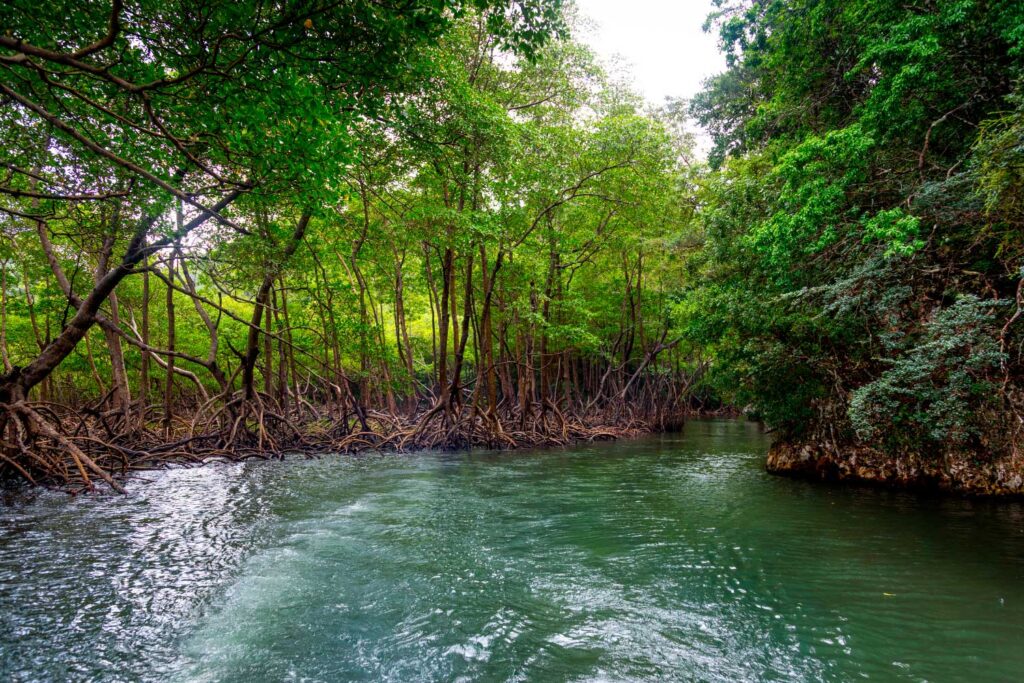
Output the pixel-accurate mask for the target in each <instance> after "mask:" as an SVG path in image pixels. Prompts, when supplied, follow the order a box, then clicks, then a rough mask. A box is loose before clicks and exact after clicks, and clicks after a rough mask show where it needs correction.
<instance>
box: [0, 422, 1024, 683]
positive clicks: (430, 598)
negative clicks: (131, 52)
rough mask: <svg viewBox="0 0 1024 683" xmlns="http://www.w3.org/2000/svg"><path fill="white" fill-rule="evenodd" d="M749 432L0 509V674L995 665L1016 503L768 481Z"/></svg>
mask: <svg viewBox="0 0 1024 683" xmlns="http://www.w3.org/2000/svg"><path fill="white" fill-rule="evenodd" d="M767 446H768V440H767V437H765V436H764V435H763V434H761V433H760V432H759V431H758V429H757V428H756V427H755V426H753V425H750V424H745V423H740V422H699V423H697V422H695V423H691V424H690V425H688V427H687V429H686V431H685V433H684V434H682V435H676V436H672V437H665V438H651V439H644V440H640V441H629V442H620V443H614V444H604V445H598V446H590V447H580V448H575V449H569V450H563V451H535V452H521V453H514V454H508V453H503V454H470V455H465V454H460V455H451V454H449V455H436V454H425V455H404V456H397V455H382V456H374V457H361V458H357V459H352V458H327V459H324V460H319V461H300V460H297V461H294V462H284V463H281V462H276V463H248V464H242V465H225V466H211V467H206V468H200V469H191V470H176V471H170V472H163V473H151V474H149V475H147V478H148V479H150V480H151V481H150V483H147V484H142V483H135V484H134V485H133V486H132V487H131V490H132V493H131V495H130V496H128V497H125V498H109V499H102V500H85V499H80V500H69V499H67V498H64V497H61V496H59V495H56V494H45V495H42V496H40V497H39V498H37V499H36V500H34V501H31V502H27V503H26V502H15V503H13V504H9V505H8V506H7V507H5V508H0V680H14V681H29V680H61V681H63V680H167V681H247V682H248V681H346V680H366V681H384V680H387V681H402V682H406V681H456V680H465V681H665V680H679V681H690V680H694V681H743V680H750V681H771V680H778V681H800V680H807V681H818V680H827V681H847V680H859V679H862V678H866V679H870V680H881V681H888V680H909V681H923V680H929V681H961V680H962V681H1014V680H1021V679H1022V677H1024V581H1022V579H1024V507H1022V506H1021V505H1020V504H1018V503H985V502H979V501H973V502H972V501H967V500H959V499H942V498H930V497H923V496H920V495H915V494H899V493H892V492H885V491H877V490H865V489H857V488H850V487H828V486H821V485H813V484H808V483H804V482H799V481H792V480H787V479H782V478H776V477H771V476H769V475H766V474H765V473H764V472H763V470H762V469H761V464H762V459H763V455H764V452H765V450H766V448H767Z"/></svg>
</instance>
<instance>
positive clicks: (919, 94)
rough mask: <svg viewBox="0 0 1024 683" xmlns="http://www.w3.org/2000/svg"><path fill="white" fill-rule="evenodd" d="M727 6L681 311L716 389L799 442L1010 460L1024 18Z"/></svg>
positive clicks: (700, 101)
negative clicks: (724, 61) (711, 363)
mask: <svg viewBox="0 0 1024 683" xmlns="http://www.w3.org/2000/svg"><path fill="white" fill-rule="evenodd" d="M717 5H718V6H719V7H720V8H721V9H720V11H719V12H718V13H717V14H716V15H714V16H713V17H712V19H711V23H712V24H714V25H716V26H717V27H718V29H719V31H720V35H721V40H722V44H723V48H724V49H725V51H726V54H727V56H728V64H729V67H728V70H727V71H726V72H725V73H724V74H722V75H721V76H719V77H716V78H714V79H713V80H712V81H710V82H709V84H708V87H707V89H706V90H705V92H704V93H702V94H701V95H700V96H699V97H698V98H697V99H696V101H695V102H694V103H693V106H692V110H693V113H694V115H695V116H696V118H697V119H698V120H700V121H701V122H702V123H703V124H704V125H705V126H706V127H707V128H708V130H709V131H711V132H712V134H713V138H714V149H713V152H712V154H711V162H712V165H713V166H714V167H715V170H714V171H713V172H711V173H709V174H708V176H707V177H706V182H705V183H704V185H703V189H702V195H701V202H702V210H701V215H702V220H701V221H700V222H699V227H698V230H699V232H700V237H701V238H702V239H703V240H704V243H705V246H704V248H703V250H702V251H701V255H700V257H698V258H697V259H695V260H694V261H693V262H692V264H691V265H692V273H691V276H690V278H689V280H688V282H689V292H688V295H687V297H686V300H685V303H684V304H683V305H682V306H681V307H680V309H679V311H680V314H681V316H682V318H683V323H682V324H683V325H684V326H685V328H686V334H687V336H688V338H690V339H692V340H694V341H695V342H696V343H701V344H709V345H710V346H711V347H713V348H714V352H715V356H716V359H717V364H716V367H717V372H716V374H715V378H716V379H715V381H716V382H717V386H718V387H719V388H720V389H721V390H722V391H729V392H730V393H731V394H732V395H733V396H735V398H736V400H737V401H739V402H741V403H750V404H752V406H753V407H754V408H755V409H756V411H758V412H759V413H761V414H762V415H763V416H764V417H765V418H766V419H767V420H768V421H769V422H771V423H772V424H774V425H776V426H778V427H780V428H781V430H782V432H783V433H784V436H786V437H789V438H797V439H810V440H813V439H819V440H821V441H822V442H825V443H837V442H838V443H840V444H841V443H844V442H845V443H849V442H860V443H867V444H871V445H874V446H882V447H884V448H885V449H887V450H889V451H891V452H905V451H908V450H913V451H916V452H932V453H935V454H936V455H937V454H938V453H940V452H941V450H942V448H944V447H956V446H961V447H968V448H972V449H974V450H977V451H979V452H988V453H1000V452H1001V453H1007V452H1010V451H1013V449H1015V448H1018V447H1019V444H1020V443H1021V439H1020V434H1021V428H1022V426H1024V421H1022V417H1021V416H1022V415H1024V396H1022V383H1024V363H1022V356H1021V353H1022V343H1024V324H1022V323H1021V320H1020V318H1021V311H1022V307H1024V301H1022V292H1021V278H1022V275H1024V212H1022V208H1021V207H1022V204H1021V200H1022V197H1024V194H1022V193H1024V175H1022V168H1024V167H1022V165H1021V162H1022V160H1024V156H1022V154H1024V124H1022V122H1024V99H1022V92H1021V82H1022V81H1021V79H1022V78H1024V4H1022V3H1020V2H1018V1H1016V0H939V1H937V2H935V1H931V0H926V1H922V2H896V1H894V0H852V1H844V2H839V1H838V0H750V1H747V2H742V3H726V2H718V3H717ZM734 387H738V389H737V390H736V391H732V388H734ZM940 447H942V448H940Z"/></svg>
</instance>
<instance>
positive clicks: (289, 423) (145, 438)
mask: <svg viewBox="0 0 1024 683" xmlns="http://www.w3.org/2000/svg"><path fill="white" fill-rule="evenodd" d="M103 403H104V402H103V401H100V402H99V403H98V404H96V405H95V406H91V407H85V408H78V409H74V408H71V407H69V406H64V405H59V404H55V403H46V402H30V401H20V402H17V403H13V404H0V434H2V435H3V440H2V441H0V480H12V479H22V480H24V481H26V482H28V483H29V484H32V485H43V486H47V487H51V488H57V489H60V490H64V491H68V492H71V493H79V492H90V491H95V490H97V489H98V488H99V487H106V488H108V489H111V490H114V491H117V492H119V493H123V492H124V488H123V486H122V484H121V483H120V482H121V481H123V478H124V477H125V476H126V475H127V474H129V473H131V472H133V471H137V470H144V469H154V468H160V467H168V466H193V465H199V464H202V463H206V462H211V461H229V462H238V461H243V460H247V459H254V458H259V459H269V458H281V457H284V456H285V455H300V456H301V455H304V456H309V457H315V456H319V455H324V454H329V453H347V454H352V453H360V452H365V451H399V452H405V451H414V450H427V449H437V450H459V449H470V448H485V449H495V450H500V449H514V448H537V447H552V446H555V447H557V446H567V445H570V444H573V443H580V442H588V441H599V440H612V439H619V438H624V437H630V436H637V435H639V434H643V433H646V432H651V431H661V430H663V429H665V428H666V427H665V418H664V416H662V417H660V418H659V419H653V418H652V417H651V416H647V415H641V414H634V413H633V412H632V411H630V410H629V409H627V408H623V407H621V406H620V407H618V408H616V410H614V411H594V410H591V411H590V412H588V413H586V414H579V413H577V411H575V410H569V409H567V408H566V407H564V406H561V407H560V406H558V405H555V404H554V403H552V402H550V401H547V402H544V403H543V404H538V405H532V406H530V410H528V411H527V412H526V414H525V415H524V414H522V412H520V411H519V410H518V409H516V410H497V411H494V412H490V411H487V410H485V409H481V408H479V407H476V406H473V405H464V406H453V405H451V404H448V405H445V404H439V403H437V402H435V403H433V404H431V405H429V406H428V407H426V408H425V409H421V410H419V411H417V412H416V413H415V414H413V415H411V416H409V415H402V414H393V413H390V412H386V411H379V410H360V409H359V408H358V406H355V405H349V404H345V405H338V404H335V405H326V406H324V407H323V408H321V409H317V408H314V407H313V405H312V404H311V403H310V402H308V401H304V400H301V401H299V400H294V399H293V400H291V401H289V402H288V404H286V405H282V404H281V402H279V401H278V400H277V399H275V398H273V397H271V396H269V395H267V394H263V393H256V394H255V395H252V396H249V397H246V396H244V395H243V394H242V393H241V392H238V393H235V394H231V395H229V396H219V397H215V398H212V399H210V400H208V401H206V402H205V403H203V404H201V405H199V406H198V407H197V408H195V409H194V410H193V411H192V412H191V416H190V417H189V418H185V417H182V416H181V414H178V415H174V416H171V419H169V420H168V419H167V416H165V415H163V414H162V410H161V409H159V408H157V407H153V406H150V407H147V408H146V410H145V411H144V412H143V414H141V415H140V414H139V411H138V410H135V411H132V412H125V411H117V410H112V409H108V410H104V409H103ZM580 412H582V410H581V411H580ZM674 419H677V420H678V421H680V422H681V419H682V418H681V416H680V417H677V418H674Z"/></svg>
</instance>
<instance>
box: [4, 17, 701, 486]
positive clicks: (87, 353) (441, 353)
mask: <svg viewBox="0 0 1024 683" xmlns="http://www.w3.org/2000/svg"><path fill="white" fill-rule="evenodd" d="M37 9H38V8H37V7H36V6H35V5H34V4H33V3H28V2H14V3H8V4H6V5H5V6H4V8H3V9H2V10H0V22H2V25H3V29H4V30H3V31H2V32H0V33H2V34H3V35H0V98H2V102H3V108H2V110H0V120H2V128H0V130H2V150H3V151H2V152H0V153H2V155H3V157H2V164H3V169H4V170H3V176H2V178H0V225H2V228H3V240H2V244H0V249H2V255H0V256H2V260H0V266H2V269H0V275H2V282H0V293H2V295H3V296H2V302H0V304H2V305H0V314H2V319H0V350H2V355H3V362H4V366H5V370H6V374H5V375H4V376H3V378H2V382H0V405H2V406H4V411H5V412H4V413H3V418H2V419H3V423H2V425H0V427H2V429H3V430H4V431H5V433H6V434H7V437H6V438H7V441H6V442H5V446H4V448H6V449H7V450H6V454H7V459H6V461H5V462H6V463H7V465H3V464H0V468H6V469H5V472H6V473H7V474H10V475H14V474H18V475H20V476H23V477H30V478H31V477H33V476H35V477H42V478H44V479H45V478H47V477H54V476H58V475H59V476H58V478H60V476H71V475H74V473H75V472H76V469H77V471H78V475H76V476H77V477H78V478H79V479H82V480H85V482H86V483H87V482H88V475H87V474H86V472H85V469H91V470H92V471H93V473H98V472H99V471H100V470H102V469H104V467H111V466H112V465H111V463H117V464H120V465H123V464H124V463H125V462H134V461H140V460H145V458H146V457H152V456H153V455H154V454H155V453H161V454H166V453H168V452H170V451H168V450H167V449H168V448H171V450H172V451H173V452H174V453H176V455H175V457H182V458H188V459H194V458H196V457H203V456H204V454H205V455H209V454H211V453H212V454H215V455H231V454H238V453H239V452H270V453H273V452H279V451H281V450H287V449H289V448H304V447H307V446H311V445H312V446H316V447H319V448H347V447H350V446H351V447H355V446H381V447H383V446H405V447H409V446H412V445H463V444H467V443H477V442H480V443H487V444H490V445H514V444H515V443H517V442H521V441H526V442H536V441H537V439H538V438H541V437H543V438H550V439H553V440H555V441H556V442H562V441H565V440H568V439H570V438H572V437H573V436H580V435H583V436H589V437H593V436H597V435H600V434H599V432H595V431H593V429H591V431H586V430H587V429H590V428H588V427H586V425H585V424H584V423H585V422H586V423H588V424H593V423H594V422H595V421H596V423H598V424H612V425H615V424H624V425H629V424H631V420H633V418H634V417H636V418H643V419H650V418H653V419H657V420H660V421H665V420H668V419H673V417H672V416H674V415H675V414H676V413H678V411H679V410H681V409H682V408H683V404H684V401H685V391H684V389H685V381H680V378H685V377H687V376H688V374H687V370H688V369H690V367H691V362H690V360H689V356H688V355H687V354H685V353H684V352H683V349H681V348H680V347H679V340H678V338H676V337H673V336H671V335H670V327H671V320H670V316H669V312H670V308H671V306H670V304H671V297H672V295H673V292H675V291H676V290H677V289H678V282H679V281H680V279H681V275H682V271H681V268H682V259H681V258H679V254H680V253H681V246H680V244H678V242H677V240H676V238H675V237H674V236H675V235H677V234H679V233H680V232H681V231H682V226H684V225H685V224H686V223H687V221H688V220H689V219H690V213H691V211H692V207H691V205H690V204H688V203H687V202H686V201H684V200H685V196H686V195H685V194H684V193H683V192H682V191H681V189H682V187H683V184H684V177H685V172H684V166H683V165H682V164H681V159H682V158H683V157H684V156H685V154H686V152H687V150H686V141H685V136H682V135H680V134H679V125H678V123H679V121H678V112H675V114H673V113H672V112H668V111H666V112H660V113H659V112H655V113H648V112H645V111H644V107H643V105H642V104H641V102H640V101H639V99H638V98H636V97H635V96H634V95H632V94H631V93H629V92H628V91H626V90H624V89H623V88H621V87H620V86H618V85H615V84H614V83H611V82H610V81H609V80H608V79H607V78H606V76H605V75H604V74H603V73H602V71H601V69H600V68H599V67H598V65H597V64H596V63H595V62H594V59H593V57H592V56H591V55H590V54H589V52H588V51H587V50H586V49H584V48H583V47H581V46H580V45H579V44H577V43H575V42H574V41H573V40H572V39H571V38H570V37H569V30H568V29H569V28H570V27H571V25H572V23H573V21H574V19H573V16H572V14H571V11H567V10H564V9H563V8H561V6H560V3H559V2H557V1H555V0H514V1H512V2H501V1H490V0H465V1H462V0H453V1H449V2H443V3H442V2H420V1H415V2H413V1H407V0H396V1H395V2H379V1H374V2H369V1H367V2H363V1H362V0H354V1H353V2H344V3H340V4H338V3H319V2H312V1H308V2H307V1H303V2H289V3H284V4H283V5H280V6H278V5H274V6H273V9H271V7H270V6H266V5H264V4H263V3H259V2H251V3H246V2H235V1H232V2H221V1H220V0H206V1H205V2H200V3H191V2H190V3H175V2H170V3H168V2H161V3H152V2H148V1H146V0H140V1H138V2H124V3H122V2H120V1H115V2H113V3H109V2H86V3H74V4H70V3H69V4H67V5H66V6H64V5H61V4H54V5H51V7H50V8H49V9H48V11H47V12H46V13H45V14H41V13H39V12H38V11H37ZM694 362H696V363H697V364H698V365H699V362H697V361H694ZM598 414H600V415H601V416H602V417H600V418H598V417H596V415H598ZM581 420H582V422H581ZM588 420H589V422H588ZM581 430H582V431H581ZM513 432H514V434H513ZM602 433H603V432H602ZM161 442H166V443H168V444H171V445H172V446H170V447H168V446H167V445H166V444H161ZM146 444H149V445H150V446H148V447H146V448H143V446H144V445H146ZM154 444H155V445H154ZM174 444H177V445H174ZM200 446H202V448H200ZM196 449H199V451H197V450H196ZM69 454H70V455H71V456H73V457H72V458H71V460H68V459H67V458H68V455H69ZM161 457H165V456H161ZM94 461H97V462H100V463H101V465H102V466H96V464H95V462H94ZM83 463H84V467H83ZM69 472H70V473H71V475H69V474H68V473H69Z"/></svg>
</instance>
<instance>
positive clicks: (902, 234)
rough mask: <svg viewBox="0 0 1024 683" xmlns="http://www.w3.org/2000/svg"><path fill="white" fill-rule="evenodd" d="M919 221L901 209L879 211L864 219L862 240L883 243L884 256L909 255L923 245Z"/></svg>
mask: <svg viewBox="0 0 1024 683" xmlns="http://www.w3.org/2000/svg"><path fill="white" fill-rule="evenodd" d="M920 227H921V221H920V219H918V218H917V217H916V216H909V215H907V214H906V213H905V212H904V211H903V209H901V208H896V209H887V210H885V211H879V212H878V213H877V214H875V215H874V216H871V217H870V218H868V219H867V220H865V221H864V241H865V242H881V243H883V244H885V255H886V256H910V255H911V254H913V253H914V252H915V251H917V250H918V249H920V248H921V247H923V246H924V240H922V239H921V238H920Z"/></svg>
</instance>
